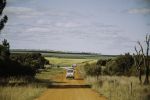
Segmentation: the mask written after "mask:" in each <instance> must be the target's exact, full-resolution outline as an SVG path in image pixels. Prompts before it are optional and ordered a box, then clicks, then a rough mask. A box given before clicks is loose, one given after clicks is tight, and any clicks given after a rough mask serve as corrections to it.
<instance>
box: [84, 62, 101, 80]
mask: <svg viewBox="0 0 150 100" xmlns="http://www.w3.org/2000/svg"><path fill="white" fill-rule="evenodd" d="M84 70H85V72H86V74H87V75H90V76H96V78H97V80H98V78H99V76H100V75H101V66H100V65H97V64H95V63H93V64H86V65H85V66H84Z"/></svg>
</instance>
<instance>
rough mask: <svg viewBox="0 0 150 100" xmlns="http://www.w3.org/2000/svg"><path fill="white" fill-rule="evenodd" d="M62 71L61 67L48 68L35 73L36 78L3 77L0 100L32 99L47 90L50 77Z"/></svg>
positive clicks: (0, 86)
mask: <svg viewBox="0 0 150 100" xmlns="http://www.w3.org/2000/svg"><path fill="white" fill-rule="evenodd" d="M62 71H63V70H62V69H61V68H52V69H48V70H46V71H44V72H41V73H39V74H37V75H36V80H35V79H32V78H31V79H29V78H28V77H27V78H19V79H18V78H14V77H11V78H9V79H8V80H7V79H3V82H5V81H6V80H7V82H6V83H5V84H3V85H0V100H33V99H35V98H37V97H38V96H40V94H41V93H42V92H43V91H45V90H47V87H48V86H49V85H50V84H51V81H50V78H52V77H53V76H55V75H56V74H59V73H61V72H62ZM1 82H2V80H1Z"/></svg>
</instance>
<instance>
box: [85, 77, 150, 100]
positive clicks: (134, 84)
mask: <svg viewBox="0 0 150 100" xmlns="http://www.w3.org/2000/svg"><path fill="white" fill-rule="evenodd" d="M86 81H87V83H88V84H91V85H92V88H93V89H94V90H96V91H98V92H99V93H101V94H102V95H104V96H106V97H107V98H108V100H150V85H140V84H139V80H138V78H137V77H125V76H101V77H100V78H99V80H98V81H97V79H96V77H90V76H87V78H86Z"/></svg>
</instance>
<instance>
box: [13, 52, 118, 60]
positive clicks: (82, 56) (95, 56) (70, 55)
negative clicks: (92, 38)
mask: <svg viewBox="0 0 150 100" xmlns="http://www.w3.org/2000/svg"><path fill="white" fill-rule="evenodd" d="M11 53H13V54H18V53H41V54H42V55H43V56H45V57H58V58H70V59H108V58H115V57H116V55H101V54H98V53H78V52H63V51H40V50H11Z"/></svg>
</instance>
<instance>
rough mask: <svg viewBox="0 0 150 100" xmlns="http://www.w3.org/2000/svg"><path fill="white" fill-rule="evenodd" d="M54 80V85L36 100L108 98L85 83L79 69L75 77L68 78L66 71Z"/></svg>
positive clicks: (95, 99)
mask: <svg viewBox="0 0 150 100" xmlns="http://www.w3.org/2000/svg"><path fill="white" fill-rule="evenodd" d="M53 81H54V83H53V85H52V86H51V87H50V88H49V89H48V90H47V91H45V92H44V93H43V94H42V95H41V96H40V97H39V98H37V99H36V100H106V98H105V97H103V96H101V95H100V94H98V93H97V92H95V91H93V90H92V89H91V88H90V87H89V86H88V85H87V84H85V82H84V80H83V78H82V77H81V75H80V74H79V73H78V70H76V71H75V79H66V78H65V72H64V73H63V74H61V75H57V76H56V77H55V79H53Z"/></svg>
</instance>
